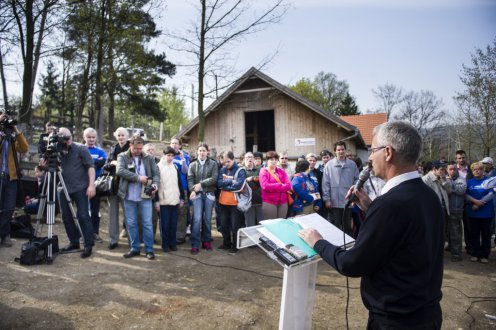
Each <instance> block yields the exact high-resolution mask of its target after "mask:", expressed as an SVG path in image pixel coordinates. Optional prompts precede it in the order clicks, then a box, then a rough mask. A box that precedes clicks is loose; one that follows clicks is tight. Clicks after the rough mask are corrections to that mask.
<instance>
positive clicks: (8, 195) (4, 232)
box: [0, 178, 17, 237]
mask: <svg viewBox="0 0 496 330" xmlns="http://www.w3.org/2000/svg"><path fill="white" fill-rule="evenodd" d="M1 180H2V181H1V182H0V185H1V187H2V191H1V192H0V195H1V196H2V200H0V212H1V213H0V237H5V236H10V220H11V218H12V214H14V209H15V207H16V199H17V180H13V181H10V180H9V179H7V178H2V179H1Z"/></svg>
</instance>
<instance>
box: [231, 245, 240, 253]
mask: <svg viewBox="0 0 496 330" xmlns="http://www.w3.org/2000/svg"><path fill="white" fill-rule="evenodd" d="M238 251H239V249H237V248H235V247H234V246H233V247H231V248H230V249H229V253H230V254H236V253H238Z"/></svg>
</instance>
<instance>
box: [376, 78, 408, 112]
mask: <svg viewBox="0 0 496 330" xmlns="http://www.w3.org/2000/svg"><path fill="white" fill-rule="evenodd" d="M372 93H374V96H375V98H376V99H377V101H378V102H379V104H380V105H379V108H378V110H379V111H380V112H385V113H386V114H387V118H392V117H391V116H392V114H393V110H395V108H397V107H398V106H399V105H400V104H401V103H402V102H403V99H404V96H403V89H402V88H401V87H397V86H395V85H393V84H390V83H385V84H384V85H382V86H379V87H377V90H375V89H373V90H372Z"/></svg>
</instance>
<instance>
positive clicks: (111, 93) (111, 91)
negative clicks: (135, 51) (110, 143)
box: [106, 0, 117, 139]
mask: <svg viewBox="0 0 496 330" xmlns="http://www.w3.org/2000/svg"><path fill="white" fill-rule="evenodd" d="M112 4H113V3H112V0H110V1H109V2H108V50H107V61H108V78H107V95H108V97H109V106H108V125H107V132H106V133H107V137H108V138H109V139H111V138H113V133H114V131H115V124H114V117H115V85H116V80H117V77H116V75H115V70H114V38H113V37H114V34H113V31H114V25H113V17H112V14H113V12H112V10H113V8H112Z"/></svg>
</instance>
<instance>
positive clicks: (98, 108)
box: [95, 0, 106, 136]
mask: <svg viewBox="0 0 496 330" xmlns="http://www.w3.org/2000/svg"><path fill="white" fill-rule="evenodd" d="M105 7H106V1H105V0H102V2H101V7H100V33H99V37H98V52H97V56H96V75H95V112H96V129H97V131H98V135H99V136H102V133H103V113H102V95H103V87H102V66H103V43H104V40H105V29H106V24H105V15H106V10H105Z"/></svg>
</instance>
